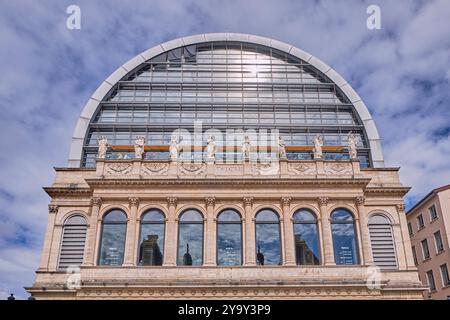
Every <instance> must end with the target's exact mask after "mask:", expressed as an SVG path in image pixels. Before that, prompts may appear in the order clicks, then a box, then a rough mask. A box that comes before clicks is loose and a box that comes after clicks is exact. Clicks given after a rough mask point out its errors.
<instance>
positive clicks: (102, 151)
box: [97, 136, 109, 159]
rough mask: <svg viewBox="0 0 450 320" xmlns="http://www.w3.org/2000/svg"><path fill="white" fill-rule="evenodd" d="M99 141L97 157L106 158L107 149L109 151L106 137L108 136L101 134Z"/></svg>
mask: <svg viewBox="0 0 450 320" xmlns="http://www.w3.org/2000/svg"><path fill="white" fill-rule="evenodd" d="M97 143H98V153H97V158H98V159H105V157H106V151H108V147H109V145H108V139H106V137H104V136H100V137H98V139H97Z"/></svg>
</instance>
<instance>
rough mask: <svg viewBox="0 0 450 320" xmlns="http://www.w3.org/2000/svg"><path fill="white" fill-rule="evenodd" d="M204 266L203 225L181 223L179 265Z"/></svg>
mask: <svg viewBox="0 0 450 320" xmlns="http://www.w3.org/2000/svg"><path fill="white" fill-rule="evenodd" d="M202 264H203V224H200V223H181V224H179V235H178V265H188V266H189V265H193V266H200V265H202Z"/></svg>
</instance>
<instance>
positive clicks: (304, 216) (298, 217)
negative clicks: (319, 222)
mask: <svg viewBox="0 0 450 320" xmlns="http://www.w3.org/2000/svg"><path fill="white" fill-rule="evenodd" d="M315 221H316V217H315V216H314V214H313V213H311V212H309V211H308V210H299V211H297V212H295V214H294V222H315Z"/></svg>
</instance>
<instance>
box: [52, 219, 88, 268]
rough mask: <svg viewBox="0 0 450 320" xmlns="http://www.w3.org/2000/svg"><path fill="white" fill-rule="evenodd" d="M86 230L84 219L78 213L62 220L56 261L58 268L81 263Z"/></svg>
mask: <svg viewBox="0 0 450 320" xmlns="http://www.w3.org/2000/svg"><path fill="white" fill-rule="evenodd" d="M86 230H87V224H86V219H85V218H84V217H82V216H80V215H74V216H72V217H70V218H69V219H67V220H66V221H65V222H64V227H63V236H62V242H61V251H60V253H59V262H58V269H59V270H65V269H67V268H68V267H71V266H79V265H80V264H82V263H83V255H84V244H85V242H86Z"/></svg>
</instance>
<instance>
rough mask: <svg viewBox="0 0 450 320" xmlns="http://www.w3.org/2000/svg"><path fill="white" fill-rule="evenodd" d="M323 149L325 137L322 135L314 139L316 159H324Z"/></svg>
mask: <svg viewBox="0 0 450 320" xmlns="http://www.w3.org/2000/svg"><path fill="white" fill-rule="evenodd" d="M322 147H323V137H322V136H321V135H319V134H318V135H317V136H316V137H315V138H314V159H316V160H317V159H322V156H323V153H322Z"/></svg>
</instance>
